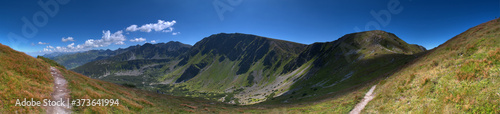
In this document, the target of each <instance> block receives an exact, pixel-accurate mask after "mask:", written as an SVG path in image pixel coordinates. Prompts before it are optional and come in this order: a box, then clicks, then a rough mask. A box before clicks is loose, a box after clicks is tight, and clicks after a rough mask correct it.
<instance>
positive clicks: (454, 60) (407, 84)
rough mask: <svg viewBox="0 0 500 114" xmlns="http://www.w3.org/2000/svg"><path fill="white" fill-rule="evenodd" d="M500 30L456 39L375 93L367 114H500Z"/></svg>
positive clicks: (486, 28)
mask: <svg viewBox="0 0 500 114" xmlns="http://www.w3.org/2000/svg"><path fill="white" fill-rule="evenodd" d="M498 25H500V23H499V20H498V19H497V20H492V21H490V22H487V23H483V24H481V25H479V26H476V27H474V28H471V29H469V30H467V31H466V32H464V33H462V34H460V35H458V36H456V37H454V38H452V39H451V40H449V41H447V42H446V43H444V44H442V45H440V46H439V47H437V48H435V49H433V50H431V51H430V52H429V53H428V54H426V55H424V56H422V57H420V58H419V59H418V60H416V61H414V63H413V64H412V65H410V66H408V67H406V68H404V69H402V70H401V71H400V72H397V73H395V74H393V75H392V76H390V78H388V79H386V80H385V81H384V84H380V86H379V87H380V89H376V91H375V93H377V94H376V95H377V97H376V98H375V99H374V100H373V101H371V102H370V103H369V104H368V105H367V107H366V108H367V110H365V112H366V113H403V112H405V113H408V112H410V113H500V105H499V104H500V93H499V88H500V84H498V82H499V81H500V77H498V76H499V72H500V71H499V69H500V64H499V62H498V61H499V60H500V57H499V56H500V39H499V37H500V29H499V28H500V26H498Z"/></svg>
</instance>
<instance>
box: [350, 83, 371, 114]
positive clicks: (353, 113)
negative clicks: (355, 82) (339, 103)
mask: <svg viewBox="0 0 500 114" xmlns="http://www.w3.org/2000/svg"><path fill="white" fill-rule="evenodd" d="M375 87H377V85H374V86H372V88H370V90H369V91H368V92H366V95H365V97H364V98H363V100H361V102H359V103H358V104H356V106H355V107H354V109H352V111H351V112H349V114H359V113H361V110H363V108H365V106H366V104H368V102H370V101H371V100H372V99H373V98H375V95H374V94H373V90H375Z"/></svg>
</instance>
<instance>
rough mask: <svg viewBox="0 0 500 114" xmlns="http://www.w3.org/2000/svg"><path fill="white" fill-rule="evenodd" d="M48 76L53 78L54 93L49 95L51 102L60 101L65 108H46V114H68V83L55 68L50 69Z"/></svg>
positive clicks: (69, 110) (69, 108) (69, 107)
mask: <svg viewBox="0 0 500 114" xmlns="http://www.w3.org/2000/svg"><path fill="white" fill-rule="evenodd" d="M50 74H52V76H53V77H54V92H52V93H51V94H50V95H51V96H52V99H51V100H56V101H60V100H61V99H62V100H63V101H64V105H65V106H47V110H46V111H47V114H70V113H71V106H70V104H69V102H68V99H69V90H68V82H67V81H66V79H64V77H63V76H62V75H61V72H59V70H57V68H55V67H50Z"/></svg>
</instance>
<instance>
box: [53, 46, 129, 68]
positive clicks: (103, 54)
mask: <svg viewBox="0 0 500 114" xmlns="http://www.w3.org/2000/svg"><path fill="white" fill-rule="evenodd" d="M119 50H121V49H119ZM120 52H121V51H118V50H117V51H111V50H109V49H108V50H90V51H85V52H76V53H64V54H59V53H57V52H56V53H52V54H45V55H43V57H46V58H49V59H52V60H54V61H56V62H57V63H59V64H61V65H63V66H65V67H66V68H68V69H73V68H76V67H78V66H80V65H83V64H85V63H88V62H91V61H95V60H100V59H104V58H107V57H110V56H114V55H116V54H118V53H120Z"/></svg>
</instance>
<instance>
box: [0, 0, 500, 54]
mask: <svg viewBox="0 0 500 114" xmlns="http://www.w3.org/2000/svg"><path fill="white" fill-rule="evenodd" d="M40 1H41V2H42V3H47V4H50V3H53V4H57V5H56V6H57V7H58V8H55V7H54V5H49V7H48V9H49V10H52V11H53V10H54V9H59V10H56V11H54V12H50V11H46V10H44V7H42V6H43V5H42V6H41V5H39V3H38V2H39V1H34V0H12V1H6V0H4V1H2V2H3V3H2V4H0V9H1V10H0V14H1V18H0V25H1V26H0V43H1V44H4V45H8V46H10V47H12V48H14V49H15V50H18V51H23V52H26V53H28V54H30V55H37V54H44V53H50V52H56V51H80V50H89V49H117V48H125V47H128V46H131V45H137V44H144V43H145V42H151V41H153V40H154V41H156V43H160V42H168V41H180V42H182V43H186V44H191V45H194V44H195V43H196V42H197V41H199V40H201V39H202V38H204V37H207V36H210V35H211V34H217V33H221V32H225V33H234V32H238V33H248V34H255V35H259V36H265V37H270V38H276V39H282V40H288V41H293V42H298V43H303V44H311V43H314V42H329V41H334V40H336V39H338V38H339V37H341V36H343V35H345V34H349V33H353V32H359V31H365V30H375V29H380V30H384V31H388V32H392V33H394V34H396V35H397V36H399V37H400V38H401V39H403V40H405V41H406V42H408V43H411V44H419V45H423V46H424V47H426V48H428V49H430V48H434V47H436V46H438V45H439V44H442V43H444V42H445V41H447V40H449V39H450V38H452V37H454V36H455V35H458V34H460V33H461V32H463V31H465V30H467V29H468V28H470V27H474V26H476V25H478V24H481V23H484V22H487V21H489V20H492V19H494V18H495V17H500V0H454V1H449V0H316V1H310V0H308V1H307V0H140V1H132V0H40ZM217 9H219V10H217ZM387 15H389V16H390V20H389V19H388V18H387ZM23 17H24V18H25V20H27V21H26V22H28V23H31V24H26V22H25V21H23ZM33 17H36V18H35V21H37V22H34V21H33ZM159 20H161V21H162V22H159ZM174 21H175V22H174ZM45 22H46V23H45ZM28 25H31V28H35V29H36V30H37V31H33V30H32V29H30V26H28ZM132 25H136V26H132ZM366 26H368V28H366ZM377 26H378V27H377ZM127 28H129V29H127ZM23 31H24V33H23ZM108 31H109V35H107V34H104V33H108ZM68 37H71V38H73V40H68V41H66V42H63V41H62V38H68ZM136 38H137V40H135V39H136ZM141 38H142V39H141ZM90 39H93V40H90ZM132 40H134V41H139V42H133V41H132ZM71 44H73V45H71ZM79 45H80V46H79ZM58 46H59V47H60V49H56V48H57V47H58Z"/></svg>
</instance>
